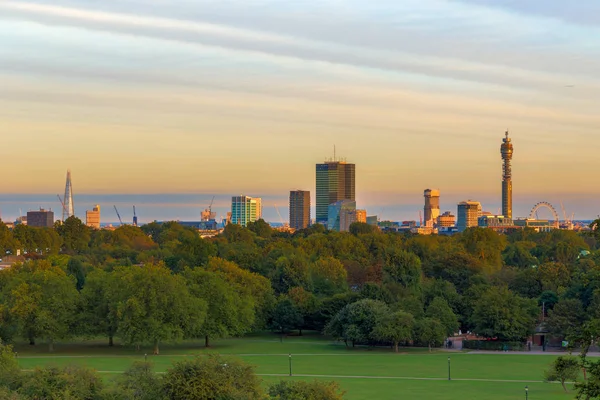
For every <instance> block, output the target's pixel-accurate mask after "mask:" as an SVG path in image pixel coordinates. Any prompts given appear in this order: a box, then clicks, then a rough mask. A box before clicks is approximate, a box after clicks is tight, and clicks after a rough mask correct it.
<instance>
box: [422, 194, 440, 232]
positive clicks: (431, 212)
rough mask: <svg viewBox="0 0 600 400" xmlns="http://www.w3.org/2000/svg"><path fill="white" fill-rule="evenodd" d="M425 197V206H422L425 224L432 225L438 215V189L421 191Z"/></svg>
mask: <svg viewBox="0 0 600 400" xmlns="http://www.w3.org/2000/svg"><path fill="white" fill-rule="evenodd" d="M423 196H424V197H425V207H424V208H423V210H424V211H425V212H424V217H425V225H428V223H429V225H431V226H433V223H434V222H436V221H437V218H438V217H439V216H440V191H439V190H432V189H427V190H425V192H423Z"/></svg>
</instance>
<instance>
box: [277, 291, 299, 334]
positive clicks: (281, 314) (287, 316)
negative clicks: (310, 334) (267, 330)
mask: <svg viewBox="0 0 600 400" xmlns="http://www.w3.org/2000/svg"><path fill="white" fill-rule="evenodd" d="M303 324H304V318H303V316H302V312H301V311H300V310H299V308H298V307H297V306H296V305H295V304H294V303H293V302H292V300H291V299H290V298H288V297H283V298H281V299H280V300H279V301H278V302H277V305H276V306H275V309H274V310H273V315H272V317H271V321H270V322H269V326H270V327H271V329H272V330H273V331H277V332H280V333H282V334H283V333H285V332H289V331H291V330H292V329H300V328H301V327H302V325H303Z"/></svg>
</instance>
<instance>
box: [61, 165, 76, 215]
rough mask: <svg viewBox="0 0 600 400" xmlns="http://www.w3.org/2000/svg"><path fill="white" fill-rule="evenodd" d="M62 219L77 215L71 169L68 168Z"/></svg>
mask: <svg viewBox="0 0 600 400" xmlns="http://www.w3.org/2000/svg"><path fill="white" fill-rule="evenodd" d="M62 201H63V203H62V206H63V209H62V220H63V222H64V221H66V220H67V218H69V217H72V216H73V215H75V206H74V205H73V184H72V183H71V170H70V169H69V170H67V182H66V184H65V197H63V199H62Z"/></svg>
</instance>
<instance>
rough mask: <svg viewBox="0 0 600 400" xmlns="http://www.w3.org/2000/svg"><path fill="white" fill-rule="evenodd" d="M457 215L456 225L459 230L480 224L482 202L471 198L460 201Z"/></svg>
mask: <svg viewBox="0 0 600 400" xmlns="http://www.w3.org/2000/svg"><path fill="white" fill-rule="evenodd" d="M457 216H458V220H457V222H456V227H457V228H458V231H459V232H462V231H464V230H465V229H467V228H472V227H476V226H478V224H479V222H478V219H479V217H480V216H481V203H480V202H478V201H471V200H468V201H463V202H461V203H458V212H457Z"/></svg>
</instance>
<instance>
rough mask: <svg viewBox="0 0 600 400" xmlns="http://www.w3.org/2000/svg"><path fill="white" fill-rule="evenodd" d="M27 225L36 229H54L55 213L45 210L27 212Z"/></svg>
mask: <svg viewBox="0 0 600 400" xmlns="http://www.w3.org/2000/svg"><path fill="white" fill-rule="evenodd" d="M27 225H29V226H33V227H35V228H52V227H53V226H54V212H53V211H52V210H44V209H43V208H40V210H39V211H28V212H27Z"/></svg>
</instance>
